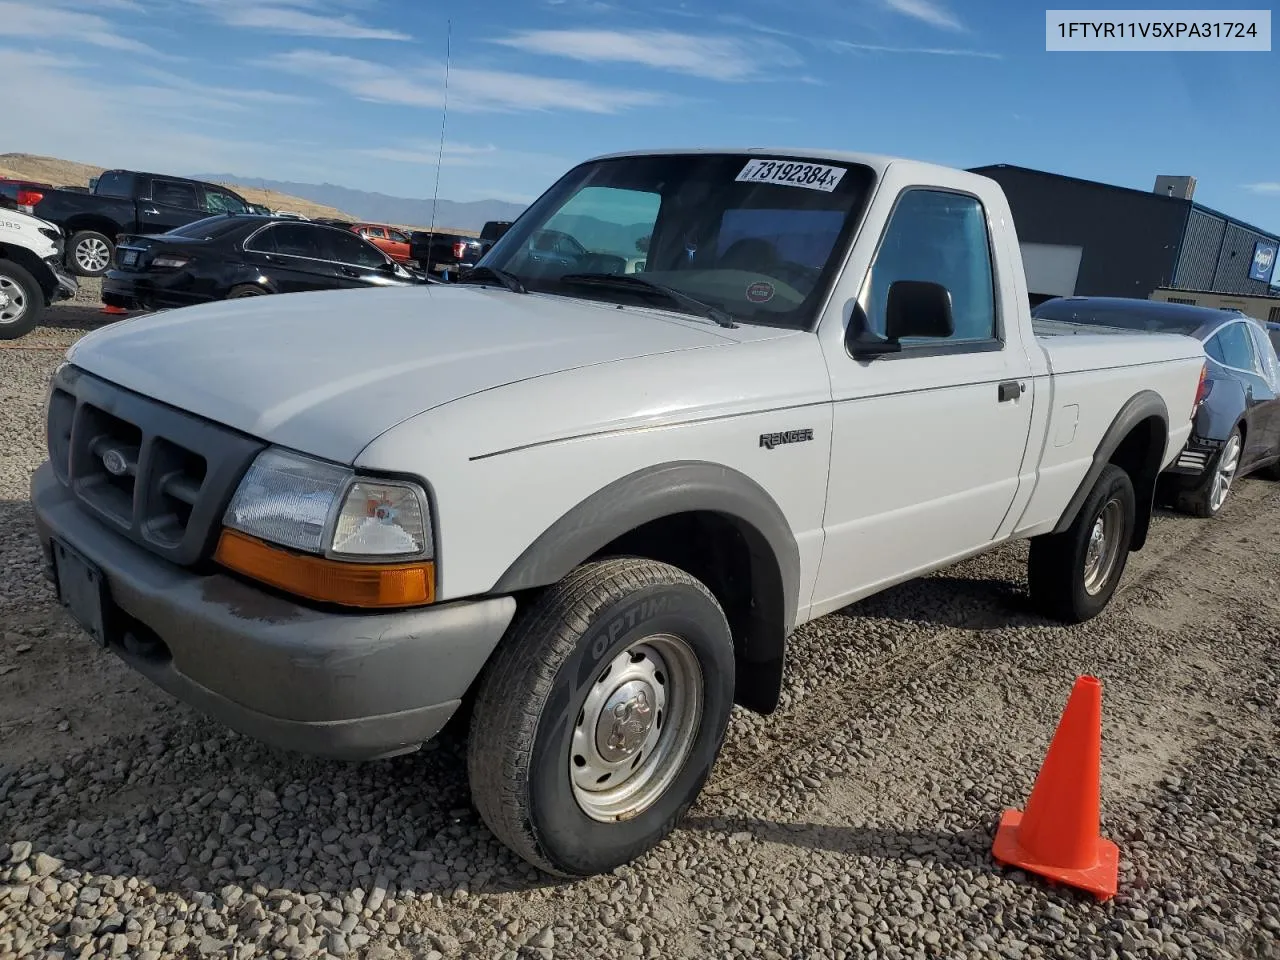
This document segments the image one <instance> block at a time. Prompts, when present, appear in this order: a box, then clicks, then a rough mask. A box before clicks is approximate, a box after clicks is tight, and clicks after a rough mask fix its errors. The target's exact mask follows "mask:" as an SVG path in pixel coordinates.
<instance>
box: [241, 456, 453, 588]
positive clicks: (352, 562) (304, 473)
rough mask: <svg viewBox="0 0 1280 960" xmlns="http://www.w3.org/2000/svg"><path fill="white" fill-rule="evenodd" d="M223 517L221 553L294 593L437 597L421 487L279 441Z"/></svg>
mask: <svg viewBox="0 0 1280 960" xmlns="http://www.w3.org/2000/svg"><path fill="white" fill-rule="evenodd" d="M223 524H224V526H225V527H226V530H224V532H223V535H222V538H221V540H220V541H219V544H218V552H217V556H216V559H217V560H218V561H219V562H220V563H222V564H223V565H224V566H227V567H229V568H231V569H233V570H237V571H239V572H241V573H244V574H246V575H248V576H251V577H254V578H255V579H258V580H262V581H264V582H266V583H270V584H272V585H274V586H277V587H280V588H281V589H284V590H287V591H289V592H291V593H296V594H299V595H302V596H306V597H310V598H312V599H315V600H324V601H329V602H333V603H342V604H348V605H352V606H407V605H412V604H419V603H430V602H431V601H432V600H433V599H434V594H435V566H434V564H433V563H431V562H430V561H431V560H432V558H433V556H434V544H433V543H432V539H431V517H430V513H429V508H428V506H427V497H426V493H425V491H423V489H422V488H421V487H419V486H418V485H416V484H413V483H407V482H404V481H399V480H381V479H374V478H370V477H360V476H357V475H356V474H355V473H354V472H353V471H352V470H350V469H348V468H346V467H342V466H339V465H337V464H333V463H328V462H326V461H323V460H316V459H314V458H312V457H306V456H302V455H301V454H296V453H290V452H288V451H285V450H278V449H274V448H270V449H267V450H264V451H263V452H262V453H261V454H259V455H258V457H257V459H256V460H255V461H254V463H253V465H252V466H251V467H250V468H249V471H248V473H246V474H245V476H244V479H243V480H241V482H240V486H239V488H237V490H236V492H235V496H233V497H232V499H231V504H230V505H229V506H228V507H227V512H226V515H225V516H224V518H223ZM279 547H284V548H287V549H284V550H281V549H278V548H279ZM290 551H299V552H300V553H302V554H307V556H299V555H298V553H293V552H290Z"/></svg>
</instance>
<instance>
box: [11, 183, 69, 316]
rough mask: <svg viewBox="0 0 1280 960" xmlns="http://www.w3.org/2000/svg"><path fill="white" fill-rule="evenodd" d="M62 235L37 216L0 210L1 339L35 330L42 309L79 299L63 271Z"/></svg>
mask: <svg viewBox="0 0 1280 960" xmlns="http://www.w3.org/2000/svg"><path fill="white" fill-rule="evenodd" d="M62 248H63V239H62V231H61V230H60V229H59V228H58V227H56V226H55V225H54V224H52V223H48V222H46V221H44V220H41V219H39V218H38V217H33V216H31V215H29V214H26V213H22V212H20V211H18V210H11V209H8V208H5V207H0V340H15V339H17V338H18V337H21V336H22V335H23V334H26V333H28V332H29V331H31V330H33V329H34V328H35V326H36V324H37V323H39V322H40V316H41V314H43V313H44V309H45V307H46V306H48V305H49V304H51V303H55V302H57V301H58V300H65V299H67V298H68V297H74V296H75V295H76V290H77V284H76V281H75V280H74V279H73V278H72V277H70V276H69V275H68V274H67V273H66V272H65V271H64V270H63V267H62Z"/></svg>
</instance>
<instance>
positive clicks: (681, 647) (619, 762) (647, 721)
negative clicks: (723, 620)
mask: <svg viewBox="0 0 1280 960" xmlns="http://www.w3.org/2000/svg"><path fill="white" fill-rule="evenodd" d="M702 710H703V695H702V666H701V664H700V663H699V662H698V657H697V655H696V654H695V653H694V652H693V648H692V647H690V646H689V644H688V643H687V642H686V641H685V640H683V639H681V638H680V637H677V636H674V635H673V634H668V633H662V634H655V635H653V636H649V637H644V638H643V639H641V640H637V641H636V642H635V643H633V644H631V645H630V646H628V647H627V648H626V649H625V650H622V651H621V652H620V653H618V654H617V656H615V657H614V658H613V659H612V660H611V661H609V663H608V664H607V665H606V666H605V667H604V668H603V669H601V670H600V671H599V672H598V673H597V674H596V679H595V682H594V683H593V684H592V685H591V689H590V690H589V691H588V692H587V698H586V700H585V701H584V702H583V704H582V709H581V710H580V711H579V712H578V716H577V719H576V721H575V724H574V728H573V734H572V736H571V739H570V745H569V757H568V764H569V782H570V784H571V785H572V787H573V797H574V799H575V800H576V801H577V803H578V807H579V808H580V809H581V810H582V812H583V813H585V814H586V815H587V816H589V817H590V818H591V819H593V820H597V821H600V822H602V823H613V822H618V821H623V820H631V819H633V818H634V817H637V816H639V815H640V814H642V813H643V812H644V811H645V810H647V809H649V808H650V807H651V806H652V805H653V804H654V802H655V801H657V799H658V798H659V797H661V796H662V794H663V793H664V792H665V791H666V789H667V788H668V787H669V786H671V783H672V781H673V780H675V778H676V776H677V775H678V774H679V773H680V770H681V769H682V768H683V767H684V763H685V761H686V760H687V759H688V757H689V753H690V751H691V750H692V748H693V743H694V741H695V739H696V738H697V732H698V727H699V726H700V724H701V720H702Z"/></svg>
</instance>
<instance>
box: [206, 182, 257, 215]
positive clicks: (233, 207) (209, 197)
mask: <svg viewBox="0 0 1280 960" xmlns="http://www.w3.org/2000/svg"><path fill="white" fill-rule="evenodd" d="M204 209H205V210H206V211H207V212H208V213H248V212H249V210H248V208H247V207H246V206H245V205H244V204H243V203H241V202H240V200H239V199H237V198H236V197H233V196H232V195H231V194H229V193H227V192H226V191H225V190H214V189H213V188H212V187H205V190H204Z"/></svg>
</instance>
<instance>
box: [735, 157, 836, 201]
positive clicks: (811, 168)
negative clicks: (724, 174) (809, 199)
mask: <svg viewBox="0 0 1280 960" xmlns="http://www.w3.org/2000/svg"><path fill="white" fill-rule="evenodd" d="M844 170H845V168H844V167H830V166H827V165H826V164H825V163H801V162H800V161H798V160H749V161H747V165H746V166H745V167H743V168H742V172H741V173H739V174H738V175H737V176H736V177H735V178H734V179H735V180H737V181H738V182H739V183H774V184H778V185H779V186H783V187H804V188H805V189H806V190H822V191H823V192H825V193H830V192H831V191H832V190H834V189H835V188H836V187H837V186H839V184H840V180H841V179H842V178H843V177H844Z"/></svg>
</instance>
